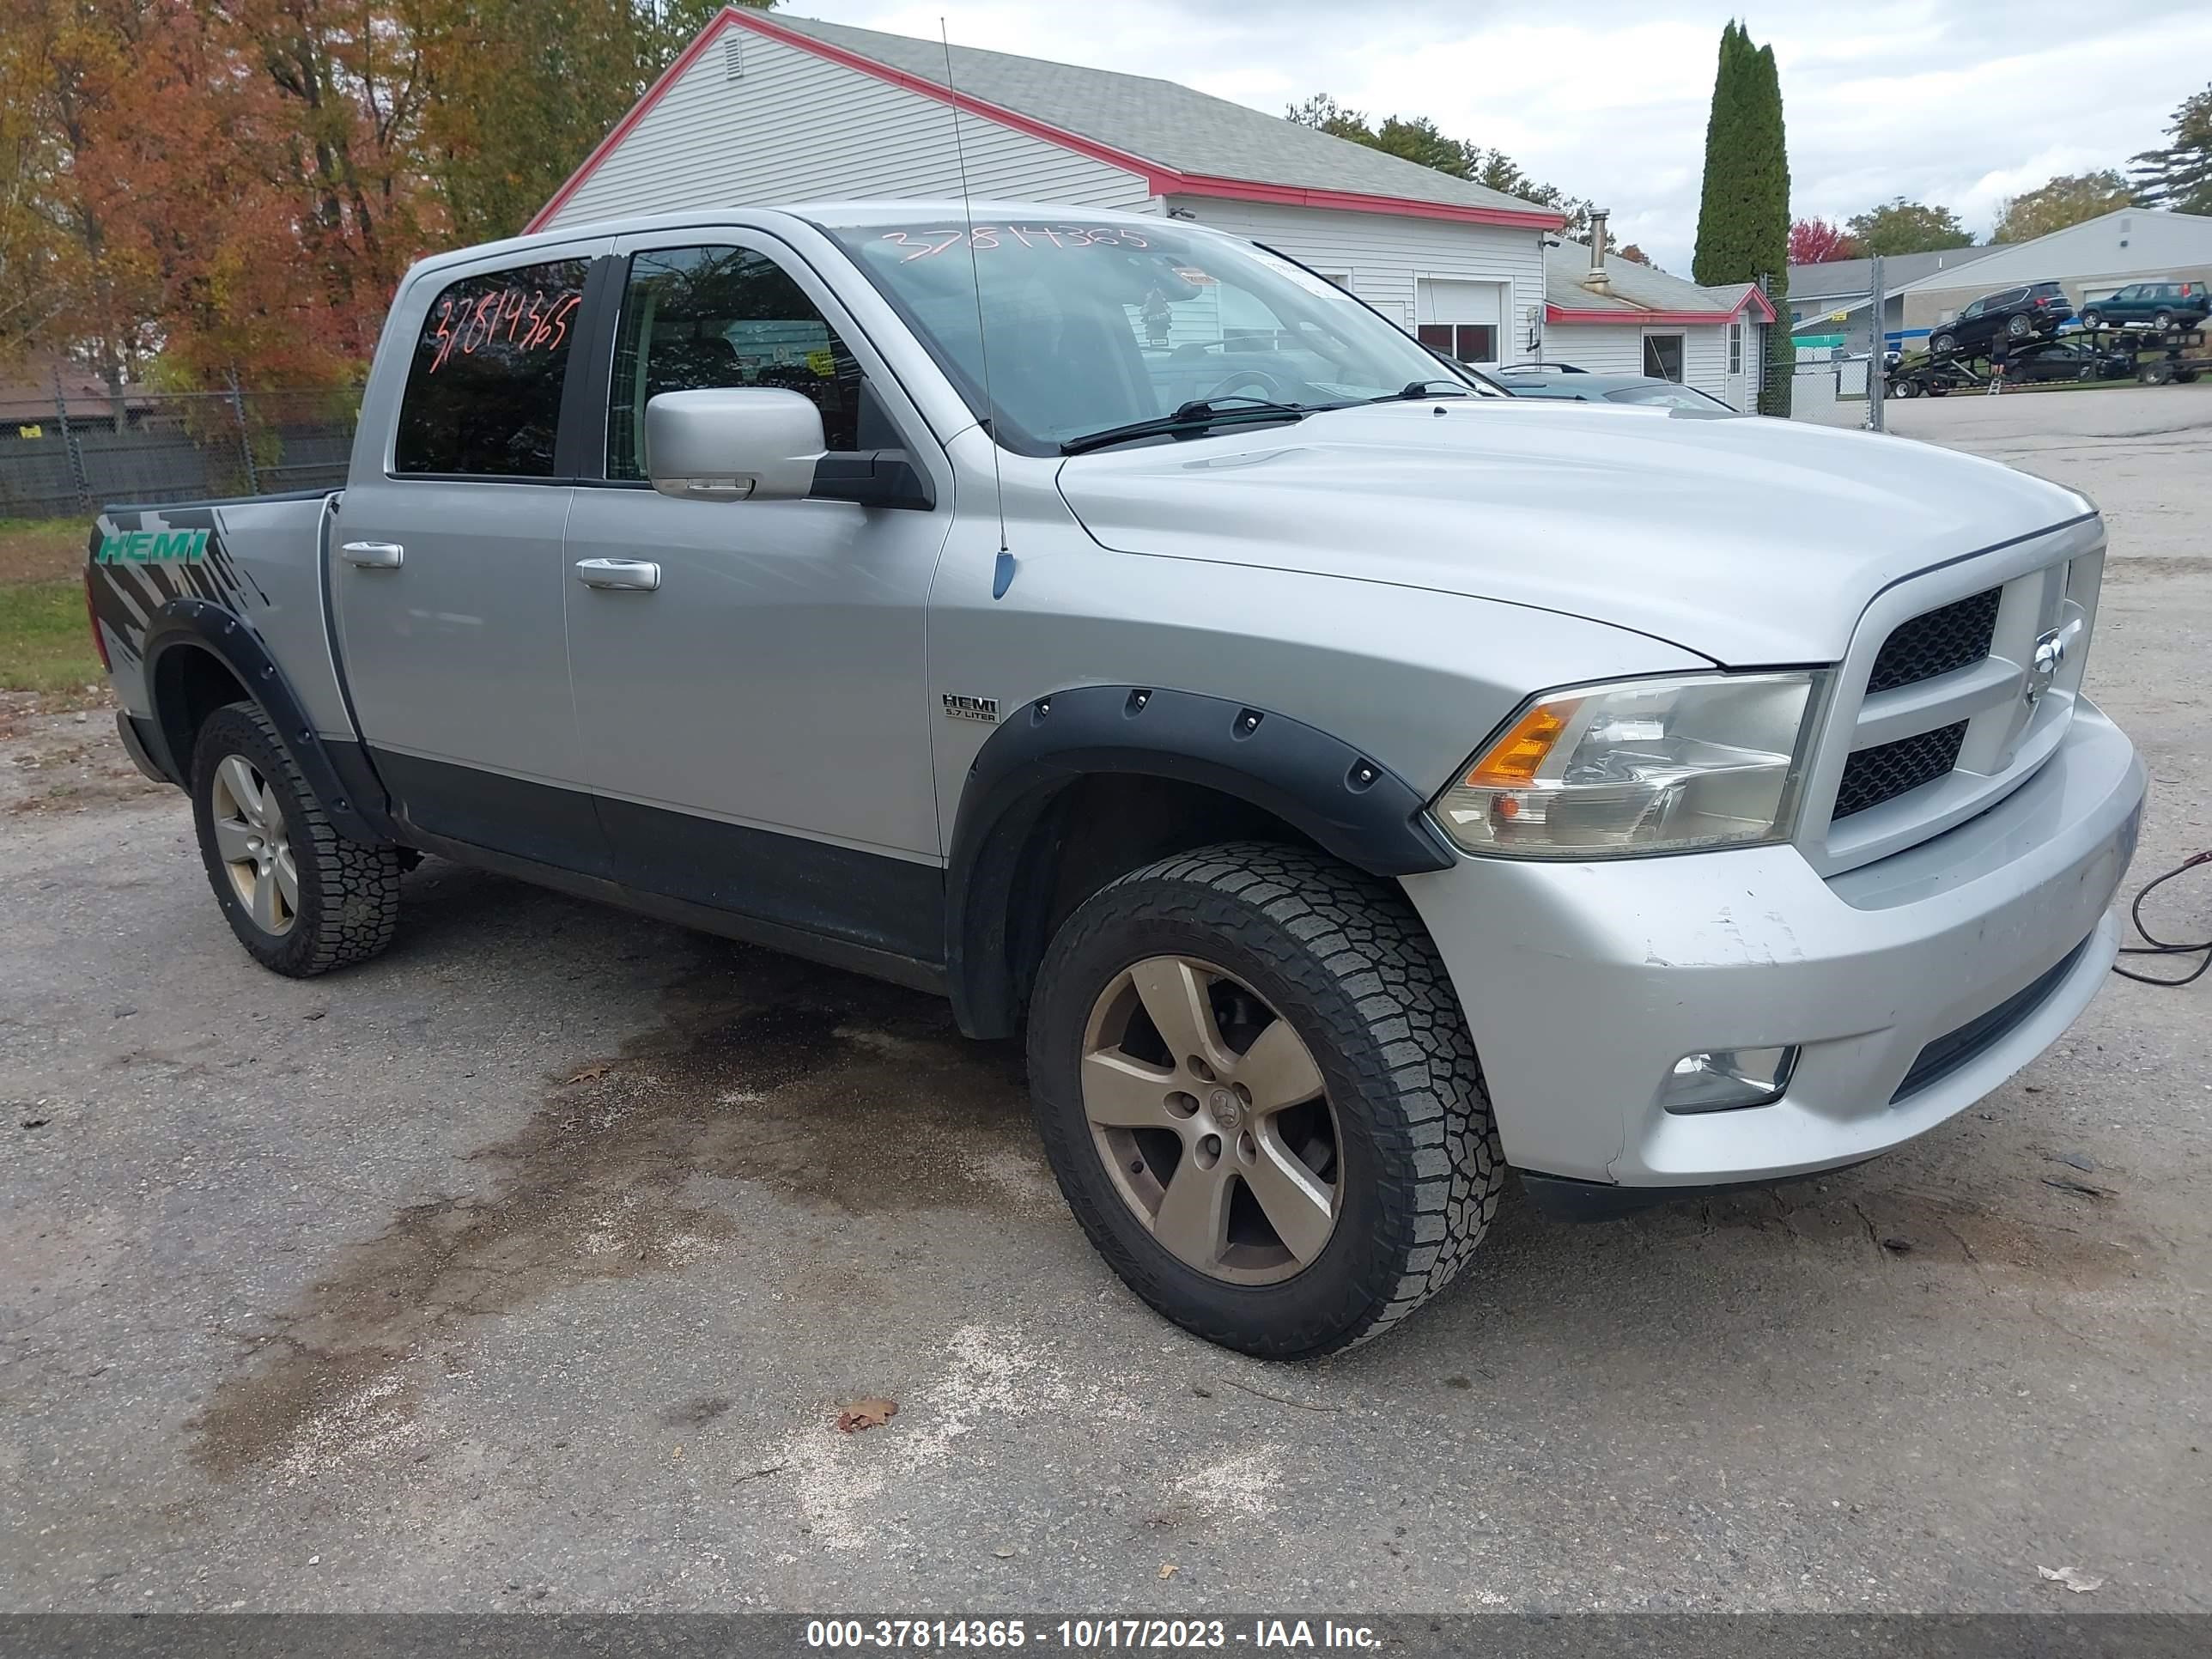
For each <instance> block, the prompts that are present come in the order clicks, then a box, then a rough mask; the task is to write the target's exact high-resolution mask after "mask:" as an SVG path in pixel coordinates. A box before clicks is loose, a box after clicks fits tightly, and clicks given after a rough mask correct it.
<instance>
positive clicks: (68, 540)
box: [0, 513, 92, 584]
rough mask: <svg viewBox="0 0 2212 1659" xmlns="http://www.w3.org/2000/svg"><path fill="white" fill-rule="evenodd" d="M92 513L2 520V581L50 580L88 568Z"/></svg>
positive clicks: (0, 569)
mask: <svg viewBox="0 0 2212 1659" xmlns="http://www.w3.org/2000/svg"><path fill="white" fill-rule="evenodd" d="M91 539H92V515H91V514H90V513H87V514H86V515H85V516H84V517H83V518H82V519H0V584H11V583H15V582H50V581H54V580H58V579H60V578H62V577H64V576H74V575H76V574H77V573H78V572H80V571H82V569H83V568H84V561H85V550H86V544H88V542H90V540H91Z"/></svg>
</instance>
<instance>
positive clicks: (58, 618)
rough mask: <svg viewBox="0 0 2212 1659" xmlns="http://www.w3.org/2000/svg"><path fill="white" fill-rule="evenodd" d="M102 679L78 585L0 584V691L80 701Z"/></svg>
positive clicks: (76, 581) (67, 581)
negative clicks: (62, 695) (70, 695)
mask: <svg viewBox="0 0 2212 1659" xmlns="http://www.w3.org/2000/svg"><path fill="white" fill-rule="evenodd" d="M104 678H106V675H105V672H104V671H103V670H102V669H101V668H100V657H99V654H98V653H96V652H95V651H94V649H93V645H92V626H91V624H90V623H88V622H87V621H86V620H85V615H84V584H83V582H82V580H79V579H76V578H71V577H65V578H64V579H63V580H59V581H53V580H48V581H0V691H45V692H57V693H76V694H78V695H79V696H82V694H83V691H84V688H85V687H86V686H88V685H94V686H96V685H98V684H100V681H101V680H102V679H104Z"/></svg>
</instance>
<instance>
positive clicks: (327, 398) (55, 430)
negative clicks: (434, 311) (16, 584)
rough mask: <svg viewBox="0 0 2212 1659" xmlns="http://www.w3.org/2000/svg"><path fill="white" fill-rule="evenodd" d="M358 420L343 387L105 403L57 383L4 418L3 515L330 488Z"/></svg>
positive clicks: (137, 392)
mask: <svg viewBox="0 0 2212 1659" xmlns="http://www.w3.org/2000/svg"><path fill="white" fill-rule="evenodd" d="M355 414H356V397H355V394H353V393H350V392H345V391H260V392H253V391H247V390H245V389H243V388H240V387H237V386H232V387H230V388H227V389H225V390H222V391H219V392H147V391H143V390H141V389H139V388H137V387H133V388H131V389H130V390H127V391H125V393H124V394H123V396H122V397H121V398H119V399H114V400H111V399H109V398H106V397H105V396H100V397H93V398H88V397H85V396H83V395H82V393H75V392H67V391H64V389H63V388H62V387H60V386H56V387H55V388H54V391H53V394H52V398H50V399H48V400H46V406H45V407H41V408H38V409H35V410H34V409H33V408H31V407H30V406H29V405H27V404H25V403H23V402H21V401H20V400H17V401H14V402H11V404H9V413H8V414H7V415H6V416H4V417H0V519H51V518H65V517H70V516H74V515H76V514H78V513H90V512H94V511H97V510H98V509H99V508H100V507H105V506H107V505H110V504H112V503H113V504H119V503H128V502H133V501H197V500H203V499H205V498H207V497H210V496H220V495H273V494H276V493H278V492H280V491H283V490H288V489H335V488H337V486H338V485H340V484H342V483H344V482H345V474H346V462H347V459H348V458H349V456H350V455H351V453H352V451H353V431H354V419H355Z"/></svg>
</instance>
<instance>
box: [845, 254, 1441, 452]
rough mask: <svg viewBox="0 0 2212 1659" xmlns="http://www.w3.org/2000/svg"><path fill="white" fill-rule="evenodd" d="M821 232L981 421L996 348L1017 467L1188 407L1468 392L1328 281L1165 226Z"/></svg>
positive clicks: (999, 391)
mask: <svg viewBox="0 0 2212 1659" xmlns="http://www.w3.org/2000/svg"><path fill="white" fill-rule="evenodd" d="M823 229H824V230H826V231H827V232H828V233H829V234H830V235H831V236H833V237H835V238H836V240H837V242H838V243H839V245H840V246H842V247H843V248H844V249H845V251H846V252H848V253H849V254H850V255H851V256H852V258H853V260H854V263H855V264H858V265H859V266H860V269H861V270H863V271H865V272H866V274H867V276H868V279H869V280H870V281H871V282H872V283H874V284H875V285H876V287H877V288H878V289H879V290H881V292H882V293H883V295H884V298H886V299H887V300H889V301H890V303H891V304H892V306H893V307H896V309H897V310H898V312H899V313H900V314H901V315H902V317H904V318H905V319H906V321H907V323H908V326H910V327H911V328H912V329H913V330H914V331H915V333H916V334H917V335H919V336H920V337H921V342H922V343H923V344H924V345H925V346H927V348H928V349H929V351H930V354H931V356H933V357H935V358H936V360H937V362H938V364H939V367H941V368H943V369H944V370H945V373H946V374H948V375H949V376H950V377H951V380H952V381H953V383H954V385H955V386H957V387H958V388H959V390H960V393H961V395H962V396H963V398H966V399H967V402H968V406H969V408H970V409H971V410H975V411H976V413H977V415H978V416H979V417H981V416H983V415H984V413H985V412H986V407H987V405H986V399H985V398H984V396H983V381H984V374H983V359H984V353H983V350H982V349H981V347H982V346H984V345H987V347H988V350H989V358H990V376H989V378H990V383H991V393H992V401H993V402H994V403H995V405H996V406H995V408H991V409H990V410H988V413H989V418H990V421H991V430H992V433H993V435H994V436H996V437H997V438H998V440H999V441H1000V442H1001V443H1003V444H1005V445H1006V447H1008V448H1009V449H1012V450H1015V451H1018V452H1019V453H1025V454H1032V455H1049V454H1056V453H1059V450H1060V445H1061V444H1062V443H1065V442H1066V441H1070V440H1072V439H1077V438H1081V437H1085V436H1087V435H1091V434H1093V433H1098V432H1103V431H1106V430H1108V429H1109V428H1115V427H1121V426H1127V425H1128V424H1130V423H1132V422H1138V421H1148V420H1154V419H1158V417H1160V416H1166V415H1170V414H1172V413H1173V412H1174V411H1176V410H1179V409H1181V408H1182V407H1183V405H1185V404H1189V403H1192V402H1194V401H1204V400H1206V399H1220V400H1223V402H1224V406H1225V408H1228V409H1240V410H1247V411H1248V412H1249V410H1250V409H1251V408H1252V406H1253V405H1255V404H1259V403H1262V402H1264V403H1272V404H1296V405H1297V406H1299V407H1300V408H1303V409H1317V408H1340V407H1342V406H1343V405H1345V404H1354V403H1360V402H1364V401H1365V400H1367V399H1369V398H1383V397H1392V396H1395V395H1396V394H1398V393H1400V392H1403V391H1404V390H1405V389H1406V388H1407V386H1410V385H1413V383H1415V382H1422V383H1425V385H1427V386H1431V387H1435V388H1439V389H1447V390H1452V391H1467V392H1474V391H1475V390H1476V388H1475V387H1474V386H1473V385H1472V384H1470V383H1469V381H1470V378H1471V377H1469V376H1468V375H1466V374H1462V373H1458V372H1456V367H1455V366H1453V367H1449V368H1448V367H1447V366H1446V365H1445V364H1444V363H1443V362H1441V361H1440V360H1438V359H1437V357H1435V356H1431V354H1430V352H1429V351H1428V350H1427V349H1426V348H1425V347H1423V346H1421V345H1419V343H1416V342H1415V341H1413V339H1412V338H1411V337H1408V336H1407V335H1405V334H1403V333H1401V332H1400V331H1398V330H1397V329H1396V328H1395V327H1393V326H1392V325H1390V324H1389V323H1388V322H1386V321H1384V320H1383V319H1382V318H1381V317H1379V316H1377V315H1376V313H1374V312H1371V311H1370V310H1368V309H1367V308H1366V307H1364V306H1363V305H1361V304H1360V303H1359V302H1358V301H1356V300H1354V299H1352V297H1351V296H1350V295H1347V294H1346V293H1345V292H1343V290H1341V289H1338V288H1337V287H1335V286H1334V284H1332V283H1329V282H1328V280H1327V279H1325V278H1323V277H1321V276H1316V275H1315V274H1314V273H1313V272H1311V271H1309V270H1304V269H1303V268H1302V267H1300V266H1297V265H1295V264H1291V262H1290V261H1289V260H1287V259H1285V258H1280V257H1279V256H1278V255H1276V254H1273V253H1270V252H1266V251H1265V250H1263V249H1260V248H1255V247H1254V246H1251V245H1249V243H1243V242H1237V241H1234V240H1231V239H1230V238H1228V237H1225V236H1221V235H1218V234H1212V233H1210V232H1206V231H1200V230H1194V229H1190V228H1185V227H1183V226H1180V225H1176V224H1171V223H1169V222H1165V221H1162V222H1159V223H1158V224H1153V223H1149V222H1148V223H1145V224H1141V225H1139V224H1130V223H1126V222H1125V223H1119V224H1085V222H1083V221H1082V220H1080V219H1073V218H1072V219H1027V218H1024V219H1021V220H1018V221H1009V220H1006V219H999V220H995V221H984V220H980V219H979V220H978V221H977V222H976V223H975V228H974V231H973V234H970V232H969V228H968V226H967V225H966V223H965V222H963V221H961V220H958V219H957V218H956V219H951V220H945V219H935V220H916V221H913V222H902V221H896V220H886V221H878V222H873V223H859V224H848V225H825V226H823ZM971 250H972V253H973V262H972V264H971V262H970V252H971ZM979 283H980V285H981V307H980V310H981V316H982V320H983V323H984V325H985V326H986V328H987V333H985V334H983V335H982V336H981V341H980V343H979V332H978V328H977V313H978V310H979V307H978V305H977V303H976V301H977V285H978V284H979Z"/></svg>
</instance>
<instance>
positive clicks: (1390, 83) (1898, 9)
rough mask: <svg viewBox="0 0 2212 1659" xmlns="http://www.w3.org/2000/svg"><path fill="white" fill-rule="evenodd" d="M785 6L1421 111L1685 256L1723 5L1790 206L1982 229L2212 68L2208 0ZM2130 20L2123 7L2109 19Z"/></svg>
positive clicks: (2119, 151)
mask: <svg viewBox="0 0 2212 1659" xmlns="http://www.w3.org/2000/svg"><path fill="white" fill-rule="evenodd" d="M784 9H785V10H786V11H787V12H790V13H793V14H794V15H799V16H806V17H823V18H828V19H829V20H831V21H836V22H841V23H855V24H859V25H861V26H862V27H869V28H882V29H889V30H892V31H894V32H896V33H902V34H917V35H927V36H931V37H934V36H935V35H936V33H937V30H938V20H939V18H940V17H942V18H943V19H944V20H945V23H946V25H947V27H949V28H950V29H951V33H952V39H953V40H954V41H955V42H956V43H957V44H959V45H962V46H983V47H988V48H991V49H994V50H996V51H1000V52H1023V53H1026V54H1029V55H1030V56H1033V57H1039V58H1056V59H1058V60H1060V61H1061V62H1064V63H1071V64H1089V65H1091V66H1092V67H1094V68H1098V69H1113V70H1125V71H1127V72H1129V73H1132V74H1138V75H1156V76H1164V78H1166V79H1169V80H1173V81H1180V82H1183V83H1185V84H1186V85H1188V86H1194V87H1197V88H1200V90H1202V91H1206V92H1210V93H1212V94H1215V95H1216V96H1218V97H1222V98H1231V99H1234V100H1237V102H1239V103H1243V104H1249V105H1251V106H1253V107H1255V108H1256V109H1264V110H1267V111H1268V112H1270V113H1276V114H1279V113H1280V112H1281V111H1282V109H1283V106H1285V104H1287V103H1290V102H1291V101H1293V100H1298V99H1302V98H1304V97H1305V96H1306V95H1307V94H1310V93H1314V92H1327V93H1329V94H1332V95H1334V97H1335V98H1336V100H1338V101H1339V102H1340V103H1342V104H1346V105H1349V106H1352V108H1355V109H1359V110H1364V111H1365V112H1368V113H1369V114H1370V116H1371V117H1375V118H1380V117H1381V116H1383V115H1386V114H1402V115H1426V116H1429V117H1431V118H1433V119H1434V120H1435V121H1436V122H1437V125H1440V126H1442V127H1443V130H1444V131H1446V132H1448V133H1450V134H1452V135H1453V136H1455V137H1464V138H1469V139H1473V140H1474V141H1475V142H1477V143H1483V144H1494V145H1496V146H1498V148H1499V149H1503V150H1504V151H1505V152H1506V153H1507V154H1508V155H1511V156H1513V157H1514V158H1515V159H1516V161H1519V162H1520V163H1521V164H1522V167H1525V168H1527V169H1528V171H1529V172H1530V173H1534V175H1535V176H1536V177H1538V178H1540V179H1548V180H1550V181H1551V182H1553V184H1556V185H1559V186H1560V187H1561V188H1562V189H1564V190H1566V191H1570V192H1571V193H1573V194H1575V195H1578V196H1589V197H1595V198H1597V201H1598V203H1599V205H1601V206H1605V207H1610V208H1612V209H1613V228H1614V231H1615V233H1616V234H1618V235H1619V236H1620V239H1621V240H1623V241H1628V242H1636V243H1639V244H1641V245H1642V246H1643V247H1644V250H1645V252H1648V253H1650V255H1651V256H1652V257H1653V258H1656V259H1657V260H1658V261H1659V263H1660V264H1662V265H1665V266H1667V267H1668V269H1670V270H1678V271H1682V272H1685V273H1686V272H1687V271H1688V270H1689V265H1690V247H1691V244H1692V240H1693V239H1694V237H1695V235H1696V233H1697V215H1698V187H1699V177H1700V173H1701V170H1702V168H1703V166H1704V150H1705V114H1706V110H1707V106H1708V104H1709V102H1710V100H1711V95H1712V78H1713V65H1714V62H1715V59H1716V57H1717V52H1718V48H1719V40H1720V32H1721V27H1722V25H1723V23H1725V22H1726V21H1728V19H1729V17H1730V16H1731V15H1744V16H1745V17H1746V18H1747V21H1748V22H1749V25H1750V28H1751V32H1752V36H1753V39H1754V40H1759V41H1761V42H1763V43H1766V44H1771V46H1773V47H1774V52H1775V57H1776V58H1777V60H1778V63H1779V65H1780V69H1781V74H1782V97H1783V106H1784V114H1785V116H1786V118H1787V120H1788V123H1789V134H1790V176H1791V179H1792V186H1791V197H1792V209H1793V211H1794V212H1796V214H1798V215H1800V216H1803V215H1807V214H1818V215H1821V216H1826V217H1829V218H1833V219H1838V220H1840V219H1842V218H1844V217H1846V216H1849V215H1850V214H1852V213H1855V212H1857V211H1858V210H1861V209H1863V208H1865V207H1867V206H1869V205H1870V204H1874V203H1875V202H1878V201H1885V200H1887V199H1888V198H1889V197H1893V196H1899V195H1903V196H1907V197H1914V198H1916V199H1918V200H1922V201H1928V202H1934V203H1940V204H1942V205H1944V206H1946V207H1948V208H1950V209H1952V210H1954V211H1955V212H1957V213H1958V214H1959V215H1960V216H1961V217H1962V218H1964V219H1965V220H1966V223H1967V225H1968V227H1969V228H1972V230H1973V231H1974V233H1975V234H1977V235H1978V236H1985V235H1986V234H1988V232H1989V228H1990V222H1992V221H1993V220H1994V219H1995V217H1996V213H1997V210H1998V209H1999V207H2000V205H2001V204H2002V203H2003V201H2004V200H2005V198H2006V197H2009V196H2014V195H2017V194H2018V193H2020V192H2021V191H2024V190H2031V189H2033V188H2034V187H2035V186H2036V185H2039V184H2041V183H2042V182H2043V181H2044V180H2045V179H2048V178H2049V177H2051V174H2053V173H2078V172H2082V171H2085V170H2087V169H2089V168H2092V167H2123V168H2124V167H2125V165H2126V161H2127V158H2128V156H2130V155H2132V154H2134V153H2135V152H2136V151H2137V150H2142V149H2148V148H2149V147H2150V146H2151V145H2153V144H2154V143H2158V142H2159V141H2160V129H2161V128H2162V127H2163V126H2164V125H2165V124H2166V121H2167V119H2168V118H2170V116H2171V114H2172V110H2173V108H2174V106H2176V105H2177V104H2179V102H2180V101H2181V100H2182V99H2183V98H2185V97H2186V96H2187V95H2188V94H2191V92H2195V91H2197V90H2199V89H2201V88H2203V87H2204V86H2205V84H2206V83H2207V82H2208V81H2212V5H2208V4H2206V3H2204V0H2124V3H2123V4H2120V5H2118V6H2111V7H2107V6H2104V5H2100V4H2096V3H2092V0H2064V3H2057V0H1859V3H1856V4H1843V3H1838V0H1823V3H1798V0H1735V3H1734V4H1729V3H1720V0H1716V3H1705V0H1572V3H1571V4H1565V5H1559V4H1548V3H1528V0H1521V3H1508V0H1364V3H1360V4H1348V3H1345V0H1100V3H1089V4H1085V3H1070V0H784ZM2122 20H2124V23H2123V21H2122Z"/></svg>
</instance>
